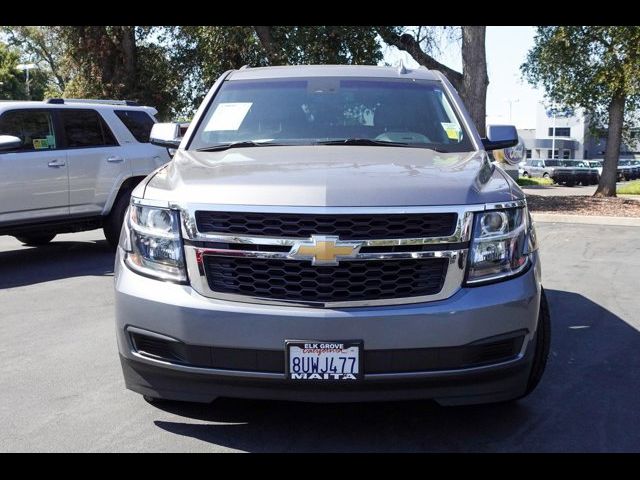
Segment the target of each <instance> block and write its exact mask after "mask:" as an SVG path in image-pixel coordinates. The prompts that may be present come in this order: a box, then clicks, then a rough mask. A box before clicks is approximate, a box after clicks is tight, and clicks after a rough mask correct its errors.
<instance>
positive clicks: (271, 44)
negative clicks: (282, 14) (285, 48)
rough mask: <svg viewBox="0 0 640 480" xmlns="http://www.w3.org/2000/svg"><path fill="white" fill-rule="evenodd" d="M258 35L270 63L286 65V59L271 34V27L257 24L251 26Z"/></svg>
mask: <svg viewBox="0 0 640 480" xmlns="http://www.w3.org/2000/svg"><path fill="white" fill-rule="evenodd" d="M253 28H254V29H255V31H256V34H257V35H258V39H259V40H260V44H261V45H262V48H264V51H265V52H266V53H267V59H268V60H269V63H270V64H271V65H286V63H287V62H286V61H285V59H284V58H283V55H282V53H281V49H280V46H279V45H277V44H276V42H275V41H274V40H273V36H272V35H271V27H266V26H258V27H255V26H254V27H253Z"/></svg>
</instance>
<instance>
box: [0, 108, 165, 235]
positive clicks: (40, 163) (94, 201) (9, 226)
mask: <svg viewBox="0 0 640 480" xmlns="http://www.w3.org/2000/svg"><path fill="white" fill-rule="evenodd" d="M156 113H157V110H156V109H155V108H152V107H144V106H138V105H137V104H136V103H135V102H129V101H111V100H102V101H101V100H69V99H61V98H59V99H49V100H46V101H42V102H26V101H15V102H14V101H8V102H0V235H13V236H15V237H16V238H18V240H20V241H22V242H23V243H25V244H27V245H41V244H45V243H47V242H49V241H51V240H52V239H53V238H54V237H55V236H56V235H57V234H58V233H64V232H77V231H82V230H91V229H94V228H99V227H102V228H103V229H104V233H105V236H106V238H107V241H108V242H109V243H110V244H111V245H112V246H114V247H115V246H116V245H117V243H118V238H119V236H120V228H121V226H122V220H123V218H124V212H125V210H126V209H127V207H128V206H129V199H130V196H131V191H132V190H133V189H134V188H135V186H136V185H137V184H138V183H139V182H140V181H141V180H142V179H143V178H145V177H146V176H147V175H148V174H149V173H151V172H153V171H154V170H155V169H156V168H158V167H160V166H162V165H163V164H165V163H166V162H167V161H169V160H170V156H169V152H168V151H167V149H166V148H162V147H158V146H156V145H152V144H151V143H149V133H150V131H151V127H152V126H153V125H154V124H155V123H156V121H157V120H156V118H155V116H154V115H155V114H156Z"/></svg>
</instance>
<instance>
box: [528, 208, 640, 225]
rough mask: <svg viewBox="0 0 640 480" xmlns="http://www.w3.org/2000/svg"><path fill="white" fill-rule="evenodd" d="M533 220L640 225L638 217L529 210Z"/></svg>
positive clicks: (541, 221) (542, 221)
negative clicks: (565, 213) (566, 213)
mask: <svg viewBox="0 0 640 480" xmlns="http://www.w3.org/2000/svg"><path fill="white" fill-rule="evenodd" d="M531 216H532V217H533V221H534V222H540V223H582V224H590V225H618V226H622V227H640V217H606V216H600V215H589V216H587V215H562V214H553V213H535V212H531Z"/></svg>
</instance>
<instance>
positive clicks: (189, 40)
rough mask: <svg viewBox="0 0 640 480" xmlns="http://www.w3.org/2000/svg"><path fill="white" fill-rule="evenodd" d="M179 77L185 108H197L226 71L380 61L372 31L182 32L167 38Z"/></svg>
mask: <svg viewBox="0 0 640 480" xmlns="http://www.w3.org/2000/svg"><path fill="white" fill-rule="evenodd" d="M167 40H168V42H169V43H171V44H172V50H173V51H174V52H175V56H174V57H173V63H174V64H175V65H177V68H179V69H180V71H181V72H183V75H184V77H185V86H184V89H183V95H184V97H185V98H184V99H183V101H184V103H186V104H192V105H195V104H198V103H199V102H200V100H201V99H202V97H203V96H204V95H205V93H206V91H207V90H208V88H209V87H210V86H211V85H212V84H213V82H215V80H216V79H217V78H218V77H219V76H220V75H221V74H222V73H223V72H225V71H226V70H229V69H236V68H240V67H242V66H243V65H250V66H252V67H260V66H268V65H300V64H312V63H321V64H327V63H329V64H354V63H360V64H376V63H378V62H379V61H380V60H381V59H382V52H381V48H380V44H379V42H378V41H377V38H376V32H375V29H374V28H373V27H366V26H353V27H349V26H305V27H301V26H286V27H285V26H253V27H251V26H218V27H207V26H183V27H174V28H173V29H172V30H171V31H170V34H169V35H168V37H167Z"/></svg>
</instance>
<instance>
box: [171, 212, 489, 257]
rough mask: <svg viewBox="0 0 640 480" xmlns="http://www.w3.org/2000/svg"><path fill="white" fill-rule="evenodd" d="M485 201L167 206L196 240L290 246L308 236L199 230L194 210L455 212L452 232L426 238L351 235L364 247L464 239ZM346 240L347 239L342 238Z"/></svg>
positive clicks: (378, 213)
mask: <svg viewBox="0 0 640 480" xmlns="http://www.w3.org/2000/svg"><path fill="white" fill-rule="evenodd" d="M485 207H486V206H485V205H484V204H477V205H463V206H461V205H457V206H451V205H449V206H434V207H274V206H268V205H267V206H265V205H261V206H260V205H254V206H252V205H209V204H186V205H180V204H176V203H173V204H171V205H170V208H172V209H176V210H179V211H180V217H181V219H182V233H183V235H184V237H185V238H187V239H189V240H193V241H199V242H221V243H248V244H260V245H286V246H293V245H294V244H295V242H298V241H300V240H307V238H300V237H298V238H290V237H267V236H250V235H233V234H225V233H203V232H199V231H198V227H197V224H196V218H195V212H196V211H209V212H215V211H220V212H247V213H286V214H291V213H300V214H317V215H327V214H335V215H350V214H351V215H358V214H359V215H362V214H368V215H380V214H381V215H393V214H415V213H455V214H457V215H458V217H457V219H456V227H455V230H454V232H453V234H452V235H450V236H447V237H425V238H396V239H353V240H350V241H353V242H362V246H363V247H377V246H385V245H427V244H444V243H460V242H467V241H469V240H470V239H471V228H472V227H473V213H474V212H480V211H483V210H486V208H485ZM345 241H346V240H345Z"/></svg>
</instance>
